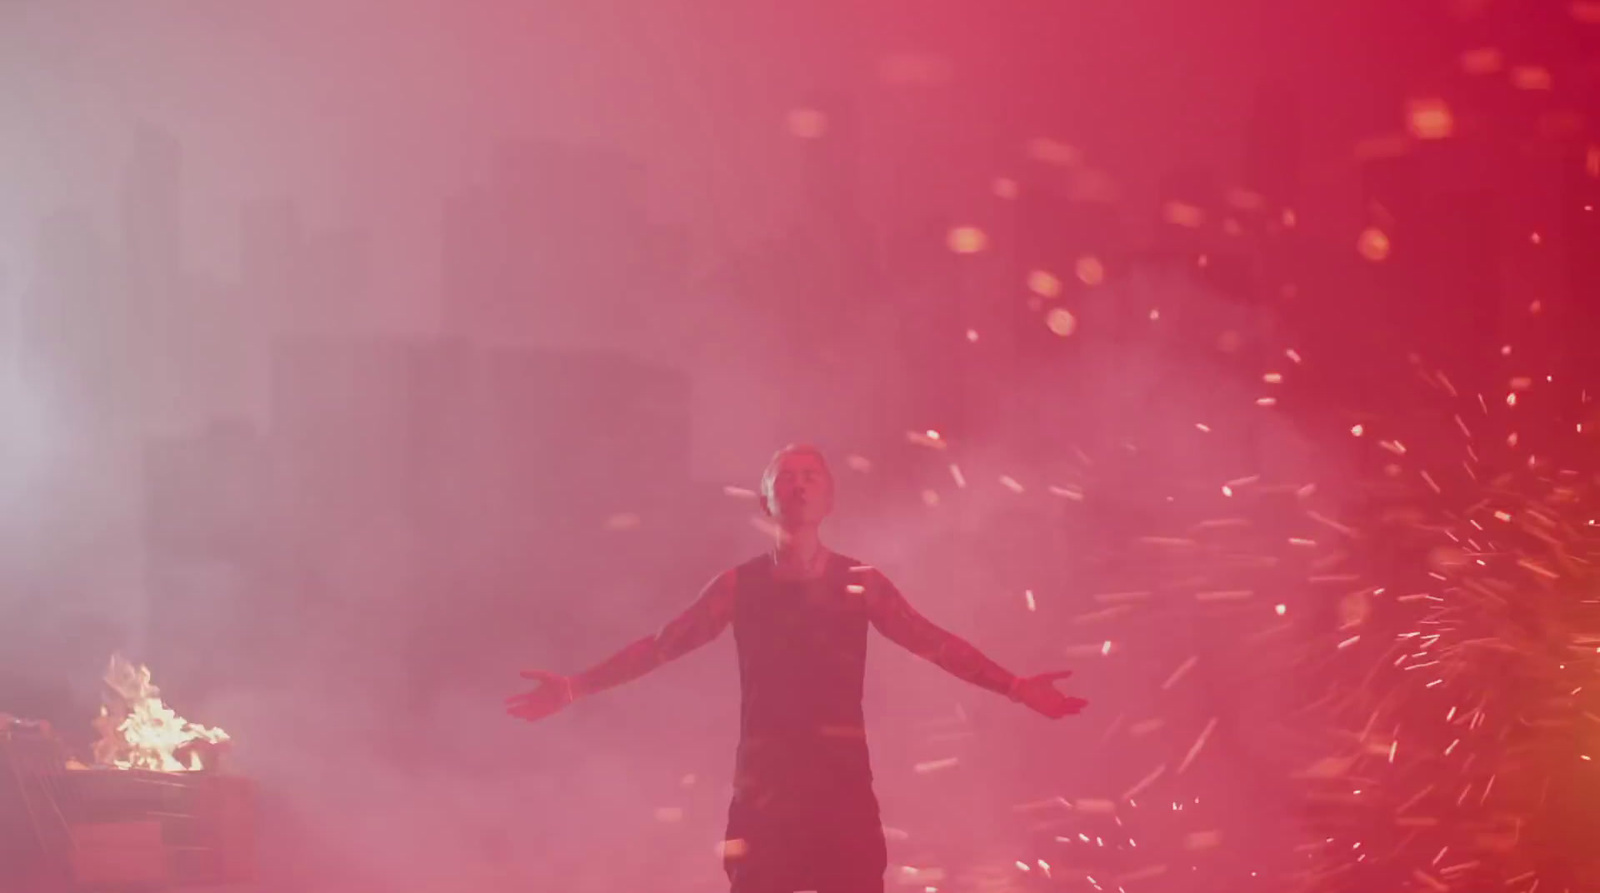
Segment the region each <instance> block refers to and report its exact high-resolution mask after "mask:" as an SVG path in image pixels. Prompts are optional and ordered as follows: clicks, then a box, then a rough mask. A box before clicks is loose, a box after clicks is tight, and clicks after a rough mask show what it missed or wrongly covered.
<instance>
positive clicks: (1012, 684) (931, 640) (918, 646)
mask: <svg viewBox="0 0 1600 893" xmlns="http://www.w3.org/2000/svg"><path fill="white" fill-rule="evenodd" d="M869 576H870V581H869V582H868V584H867V586H866V589H867V592H868V594H869V599H870V601H869V602H868V609H869V611H870V612H871V617H872V625H873V626H876V627H877V628H878V632H881V633H883V634H884V636H885V637H887V638H888V639H889V640H890V641H892V642H894V643H895V644H897V645H899V646H901V647H902V648H905V649H906V650H907V651H910V652H911V653H913V654H915V655H917V656H918V657H922V658H924V659H926V660H929V661H931V662H933V663H934V664H936V665H938V666H939V667H941V668H942V669H944V670H945V671H946V672H948V673H950V674H951V675H952V676H955V677H957V678H959V679H965V680H966V681H968V682H970V683H972V684H973V685H976V686H978V687H980V688H986V689H988V690H989V691H992V692H994V693H996V694H1001V695H1005V696H1007V697H1015V695H1016V693H1017V687H1018V685H1020V684H1021V681H1022V680H1021V679H1020V678H1019V677H1018V676H1017V675H1016V674H1014V673H1012V672H1011V671H1009V670H1007V669H1005V668H1004V667H1002V666H1000V665H999V664H997V663H995V662H994V661H992V660H990V659H989V658H988V657H986V656H984V654H983V652H981V651H979V650H978V649H977V648H975V647H973V646H972V645H971V644H969V643H968V642H967V641H966V640H965V639H962V638H961V637H960V636H957V635H955V634H954V633H951V632H948V631H946V630H944V629H941V628H940V627H939V626H937V625H935V624H934V622H933V621H931V620H929V619H928V618H926V617H924V616H922V615H921V614H919V613H917V611H916V609H915V608H913V607H911V603H910V602H908V601H906V598H905V596H904V595H901V594H900V590H899V589H897V588H896V587H895V585H894V584H893V583H891V582H889V578H888V577H886V576H884V575H883V574H882V573H879V572H878V571H876V570H873V571H870V572H869Z"/></svg>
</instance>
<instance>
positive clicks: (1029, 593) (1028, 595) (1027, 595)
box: [1022, 589, 1039, 611]
mask: <svg viewBox="0 0 1600 893" xmlns="http://www.w3.org/2000/svg"><path fill="white" fill-rule="evenodd" d="M1022 597H1023V598H1024V599H1026V600H1027V602H1028V610H1030V611H1037V610H1039V604H1038V602H1036V601H1034V599H1033V590H1032V589H1024V590H1022Z"/></svg>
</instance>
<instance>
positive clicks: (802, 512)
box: [507, 446, 1085, 893]
mask: <svg viewBox="0 0 1600 893" xmlns="http://www.w3.org/2000/svg"><path fill="white" fill-rule="evenodd" d="M761 506H762V509H763V510H764V511H765V512H766V513H767V514H768V515H769V516H770V517H771V518H772V519H773V520H774V521H775V522H776V528H777V531H778V535H777V544H776V548H775V549H774V550H773V551H772V552H770V553H768V554H765V555H762V556H760V557H759V558H754V559H752V560H750V561H747V562H745V563H744V564H741V565H739V566H738V567H736V568H733V569H732V570H729V571H726V572H724V573H723V574H721V575H720V576H718V577H717V578H716V579H715V580H713V581H711V583H710V584H708V585H707V586H706V587H705V589H704V590H703V591H702V592H701V593H700V597H699V598H698V599H697V600H696V601H695V602H694V604H692V605H690V606H689V608H688V609H687V610H685V611H684V612H683V613H682V614H680V615H679V616H678V617H677V618H676V619H674V620H673V621H672V622H670V623H668V624H667V625H666V626H665V627H664V628H663V629H662V630H661V631H660V632H658V633H656V634H655V635H652V636H646V637H645V638H643V639H640V640H639V641H637V642H634V643H633V644H632V645H629V646H628V647H626V648H624V649H622V650H621V651H620V652H618V653H617V654H616V655H614V656H613V657H611V658H610V659H608V660H606V661H604V662H603V663H601V664H599V665H597V666H595V667H593V668H591V669H589V670H587V671H585V672H583V673H580V674H579V675H577V676H571V677H568V676H562V675H559V674H556V673H549V672H545V671H543V670H530V671H527V672H524V673H523V674H522V675H523V677H524V678H528V679H536V680H538V681H539V686H538V687H537V688H534V689H533V690H532V691H529V692H527V693H525V694H521V695H516V696H514V697H511V698H509V699H507V712H509V713H510V714H511V715H513V716H517V717H520V718H522V719H527V720H536V719H541V718H543V717H545V716H549V715H550V714H552V713H555V712H556V711H558V710H560V709H562V708H563V707H565V706H567V705H568V704H571V703H572V702H573V701H574V700H576V699H577V698H580V697H584V696H586V695H591V694H594V693H596V692H600V691H603V690H605V689H608V688H612V687H614V686H617V685H621V684H622V683H624V682H629V681H631V680H633V679H637V678H639V677H640V676H643V675H644V674H645V673H648V672H649V671H650V670H653V669H655V668H656V667H658V666H661V665H662V664H664V663H666V662H668V661H670V660H674V659H676V658H678V657H682V656H683V655H684V654H687V653H688V652H690V651H692V650H694V649H696V648H699V647H700V646H702V645H705V644H706V643H708V642H710V641H711V640H712V639H715V638H716V637H717V636H718V635H720V634H721V633H722V631H723V630H724V629H726V628H727V627H728V626H730V625H731V626H732V627H733V635H734V640H735V644H736V645H737V650H738V656H739V684H740V690H741V700H740V709H739V748H738V755H737V759H736V766H735V771H734V794H733V803H732V805H731V806H730V807H729V810H728V833H727V842H726V844H725V847H724V866H725V868H726V869H727V872H728V878H729V880H730V881H731V882H732V893H794V891H816V893H882V891H883V888H884V887H883V874H884V869H885V868H887V867H888V856H887V853H886V851H885V847H884V838H883V829H882V825H881V824H880V821H879V816H878V801H877V798H876V796H875V795H874V794H873V791H872V769H871V766H870V764H869V760H868V755H867V742H866V734H865V731H864V729H863V720H862V709H861V699H862V685H863V676H864V671H865V667H866V655H867V626H868V624H869V623H870V624H871V625H873V626H876V627H877V628H878V631H879V632H881V633H883V634H884V635H885V636H887V637H888V638H889V639H890V640H892V641H894V642H896V643H898V644H900V645H902V646H904V647H905V648H907V649H909V650H911V651H913V652H915V653H916V654H918V655H921V656H922V657H924V658H927V659H928V660H930V661H932V662H933V663H935V664H937V665H939V666H940V667H943V668H944V669H945V670H947V671H949V672H950V673H952V674H954V675H956V676H958V677H960V678H962V679H965V680H967V681H968V682H971V683H973V684H975V685H979V686H982V687H983V688H987V689H989V690H990V691H993V692H996V693H998V694H1003V695H1007V696H1009V697H1010V698H1011V699H1012V700H1014V701H1017V702H1020V703H1022V704H1025V705H1027V706H1028V707H1031V708H1033V709H1034V710H1036V711H1038V712H1039V713H1042V714H1044V715H1045V716H1048V717H1050V718H1052V719H1058V718H1060V717H1063V716H1067V715H1069V714H1074V713H1077V712H1078V711H1080V710H1082V709H1083V707H1084V706H1085V702H1084V701H1082V700H1080V699H1078V698H1069V697H1067V696H1065V695H1063V694H1062V693H1061V692H1059V691H1057V690H1056V688H1055V686H1054V684H1053V683H1054V681H1055V680H1057V679H1062V678H1065V677H1066V676H1069V675H1071V674H1070V673H1065V672H1058V673H1047V674H1044V675H1041V676H1032V677H1027V678H1021V677H1018V676H1015V675H1013V674H1011V673H1009V672H1007V671H1006V670H1004V669H1002V668H1001V667H1000V666H999V665H998V664H996V663H995V662H994V661H992V660H990V659H989V658H987V657H985V656H984V655H983V654H982V653H981V652H979V651H978V650H977V649H976V648H974V647H972V646H971V645H969V644H967V643H966V642H964V641H962V640H961V639H960V638H957V637H956V636H954V635H952V634H950V633H948V632H946V631H944V630H943V629H940V628H939V627H937V626H935V625H934V624H933V623H931V622H930V621H928V620H927V619H925V618H924V617H922V615H920V614H918V613H917V612H916V611H915V610H913V609H912V608H911V606H910V604H908V603H907V602H906V600H905V598H904V597H903V596H902V595H901V594H900V592H899V590H897V589H896V588H895V587H894V585H893V584H892V583H890V582H889V580H888V579H887V578H886V577H885V576H884V575H883V574H881V573H879V572H878V571H877V570H876V569H874V568H871V567H867V566H864V565H862V564H861V563H860V562H857V561H855V560H854V559H851V558H846V557H844V556H842V555H837V554H835V553H833V552H830V551H828V550H827V549H826V548H825V547H824V546H823V545H822V542H821V540H820V539H819V537H818V529H819V528H820V527H821V525H822V522H823V520H824V519H826V518H827V517H828V515H829V513H830V512H831V511H832V510H833V476H832V474H831V473H830V472H829V470H828V465H827V463H826V461H824V459H823V457H822V454H821V453H820V452H819V451H818V450H816V449H815V448H813V447H808V446H790V447H786V448H784V449H783V450H780V451H779V452H778V454H777V455H776V456H774V457H773V459H772V462H771V463H770V464H769V465H768V466H767V470H766V472H765V473H764V474H763V475H762V478H761Z"/></svg>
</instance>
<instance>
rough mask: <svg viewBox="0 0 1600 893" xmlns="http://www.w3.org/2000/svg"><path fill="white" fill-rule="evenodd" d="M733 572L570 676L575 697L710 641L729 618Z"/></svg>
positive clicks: (637, 674)
mask: <svg viewBox="0 0 1600 893" xmlns="http://www.w3.org/2000/svg"><path fill="white" fill-rule="evenodd" d="M733 592H734V589H733V571H726V572H724V573H723V574H722V575H720V576H718V577H717V578H716V579H715V580H712V581H711V582H710V583H708V584H706V587H705V589H702V590H701V591H700V597H699V598H697V599H695V600H694V604H691V605H690V606H689V607H688V608H686V609H684V611H683V613H681V614H679V615H678V616H677V617H674V618H673V619H672V620H671V621H670V622H669V623H668V624H667V625H666V626H664V627H662V628H661V629H660V630H659V631H657V632H656V633H655V634H653V635H648V636H645V637H644V638H642V639H639V640H638V641H636V642H634V643H633V644H631V645H628V646H627V647H625V648H623V649H622V650H621V651H618V652H617V653H616V654H613V655H612V656H611V657H608V658H606V659H605V660H604V661H602V662H600V663H598V664H596V665H595V666H593V667H590V668H589V669H587V670H585V671H583V672H582V673H579V674H578V675H576V676H574V677H572V693H573V695H574V696H575V697H581V696H583V695H592V694H594V693H596V692H602V691H605V690H606V689H608V688H615V687H616V686H619V685H622V684H623V683H625V682H632V681H633V680H635V679H638V678H639V677H640V676H643V675H644V674H646V673H648V672H650V671H651V670H654V669H655V668H656V667H659V666H661V665H662V664H665V663H669V662H671V661H674V660H677V659H678V658H680V657H683V656H684V655H685V654H688V653H689V652H691V651H693V650H695V649H696V648H699V647H701V646H702V645H706V644H708V643H710V642H711V641H712V640H713V639H715V638H716V637H717V636H720V635H722V631H723V630H725V629H727V628H728V624H729V623H730V622H732V620H733Z"/></svg>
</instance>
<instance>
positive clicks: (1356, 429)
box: [1350, 425, 1367, 437]
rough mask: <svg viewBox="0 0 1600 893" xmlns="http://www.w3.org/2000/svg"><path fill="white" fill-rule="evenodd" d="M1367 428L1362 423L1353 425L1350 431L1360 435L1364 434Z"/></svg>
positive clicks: (1357, 435)
mask: <svg viewBox="0 0 1600 893" xmlns="http://www.w3.org/2000/svg"><path fill="white" fill-rule="evenodd" d="M1366 430H1367V429H1366V428H1363V427H1362V426H1360V425H1351V426H1350V433H1351V434H1353V435H1355V436H1356V437H1360V436H1361V435H1362V434H1364V433H1366Z"/></svg>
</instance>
